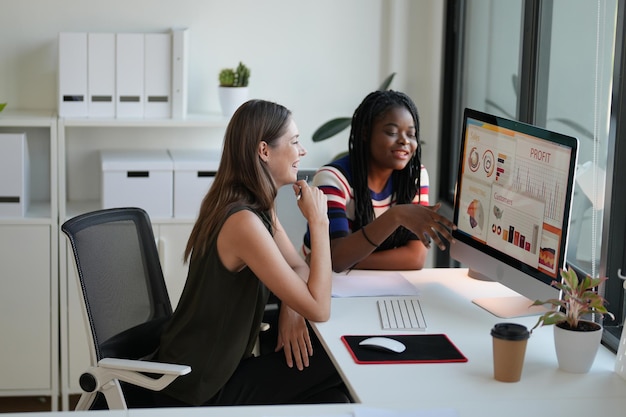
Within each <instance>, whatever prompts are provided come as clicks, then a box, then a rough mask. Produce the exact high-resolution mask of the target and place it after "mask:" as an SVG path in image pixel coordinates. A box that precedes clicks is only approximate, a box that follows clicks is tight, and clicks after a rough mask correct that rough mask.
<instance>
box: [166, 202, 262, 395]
mask: <svg viewBox="0 0 626 417" xmlns="http://www.w3.org/2000/svg"><path fill="white" fill-rule="evenodd" d="M245 209H247V210H251V209H250V208H249V207H239V208H237V209H235V210H233V211H232V212H231V213H230V214H229V216H230V215H232V214H234V213H236V212H238V211H240V210H245ZM251 211H253V212H254V213H255V214H256V215H257V216H259V217H260V218H261V220H262V221H263V223H264V224H265V226H266V227H267V229H268V230H269V231H270V233H272V235H273V229H272V226H271V221H270V217H269V214H268V213H259V212H256V211H254V210H251ZM268 297H269V290H268V289H267V287H265V285H264V284H263V283H262V282H261V281H260V280H259V279H258V278H257V277H256V275H254V273H253V272H252V271H251V270H250V269H249V268H248V267H245V268H244V269H243V270H241V271H240V272H234V273H233V272H229V271H228V270H227V269H226V268H225V267H224V266H223V265H222V262H221V261H220V259H219V257H218V254H217V242H216V241H214V242H211V243H210V245H209V247H208V250H207V252H206V254H205V255H204V256H202V257H194V256H193V254H192V256H191V261H190V264H189V273H188V275H187V281H186V283H185V288H184V290H183V293H182V295H181V298H180V301H179V303H178V307H177V308H176V311H174V314H173V316H172V319H171V321H170V323H169V324H168V325H167V327H166V329H165V331H164V333H163V335H162V337H161V345H160V348H159V353H158V360H159V361H161V362H169V363H177V364H184V365H189V366H191V373H189V374H187V375H185V376H181V377H178V378H177V379H176V380H175V381H174V382H173V383H172V384H170V385H169V386H168V387H166V388H165V389H164V390H163V392H165V393H166V394H168V395H169V396H171V397H173V398H176V399H178V400H180V401H183V402H185V403H188V404H192V405H201V404H204V403H206V402H207V401H209V400H210V399H211V398H212V397H213V396H214V395H215V394H216V393H218V391H219V390H220V389H221V388H222V386H224V384H225V383H226V382H227V381H228V380H229V379H230V377H231V375H232V374H233V372H234V371H235V369H236V368H237V366H238V365H239V362H241V360H242V359H245V358H248V357H250V356H251V354H252V348H253V347H254V343H255V341H256V338H257V336H258V333H259V326H260V325H261V320H262V318H263V312H264V309H265V305H266V304H267V300H268Z"/></svg>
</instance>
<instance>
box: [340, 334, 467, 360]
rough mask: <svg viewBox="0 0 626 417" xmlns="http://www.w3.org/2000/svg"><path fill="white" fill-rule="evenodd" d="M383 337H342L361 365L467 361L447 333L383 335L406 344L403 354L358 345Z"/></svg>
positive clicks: (353, 356)
mask: <svg viewBox="0 0 626 417" xmlns="http://www.w3.org/2000/svg"><path fill="white" fill-rule="evenodd" d="M380 336H383V335H359V336H356V335H346V336H341V340H342V341H343V343H344V344H345V345H346V347H347V348H348V351H349V352H350V354H351V355H352V358H353V359H354V361H355V362H356V363H359V364H381V363H437V362H467V358H466V357H465V356H464V355H463V354H462V353H461V351H460V350H459V349H458V348H457V347H456V346H455V345H454V343H452V342H451V341H450V339H448V336H446V335H445V334H403V335H384V336H383V337H387V338H390V339H394V340H397V341H398V342H401V343H403V344H404V345H405V346H406V350H405V351H404V352H401V353H395V352H385V351H381V350H374V349H372V348H367V347H364V346H360V345H359V342H361V341H362V340H364V339H367V338H369V337H380Z"/></svg>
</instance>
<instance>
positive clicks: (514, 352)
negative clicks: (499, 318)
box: [491, 323, 530, 382]
mask: <svg viewBox="0 0 626 417" xmlns="http://www.w3.org/2000/svg"><path fill="white" fill-rule="evenodd" d="M491 336H492V339H493V377H494V378H495V379H496V380H498V381H502V382H517V381H519V380H520V378H521V376H522V367H523V365H524V355H525V354H526V344H527V342H528V338H529V337H530V332H529V331H528V329H527V328H526V326H522V325H521V324H515V323H498V324H496V325H495V326H494V327H493V329H491Z"/></svg>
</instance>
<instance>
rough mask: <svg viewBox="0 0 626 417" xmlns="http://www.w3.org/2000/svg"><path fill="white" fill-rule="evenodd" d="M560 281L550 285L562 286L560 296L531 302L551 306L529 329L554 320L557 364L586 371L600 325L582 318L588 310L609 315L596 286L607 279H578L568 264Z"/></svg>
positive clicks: (589, 366)
mask: <svg viewBox="0 0 626 417" xmlns="http://www.w3.org/2000/svg"><path fill="white" fill-rule="evenodd" d="M560 275H561V282H558V281H553V282H552V285H553V286H555V287H557V288H558V289H559V290H561V298H560V299H555V298H553V299H549V300H545V301H541V300H537V301H535V302H534V303H533V304H532V305H546V304H548V305H551V306H552V307H553V309H552V310H550V311H548V312H547V313H544V314H543V315H541V316H540V317H539V319H538V320H537V323H536V324H535V326H534V327H533V328H532V329H531V332H532V330H534V329H535V328H537V327H539V326H540V325H541V326H545V325H550V324H554V346H555V348H556V355H557V360H558V362H559V368H561V369H562V370H565V371H568V372H575V373H586V372H588V371H589V369H590V368H591V365H592V364H593V361H594V359H595V356H596V353H597V351H598V347H599V346H600V341H601V339H602V326H601V325H600V324H598V323H596V322H593V321H590V320H585V319H584V316H586V315H589V314H599V315H600V316H604V315H605V314H606V315H609V316H610V317H611V318H614V316H613V314H612V313H610V312H609V311H608V310H607V309H606V306H605V302H606V300H605V299H604V297H602V296H601V295H600V294H599V293H598V292H597V290H596V288H597V287H598V286H599V285H600V284H602V283H603V282H604V281H606V279H607V278H606V277H601V278H591V277H590V276H589V275H587V276H585V277H584V278H583V279H579V278H578V275H577V274H576V271H574V269H572V268H571V267H568V268H567V269H566V270H564V269H562V270H561V271H560Z"/></svg>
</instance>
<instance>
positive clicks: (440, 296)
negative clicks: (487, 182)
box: [5, 269, 626, 417]
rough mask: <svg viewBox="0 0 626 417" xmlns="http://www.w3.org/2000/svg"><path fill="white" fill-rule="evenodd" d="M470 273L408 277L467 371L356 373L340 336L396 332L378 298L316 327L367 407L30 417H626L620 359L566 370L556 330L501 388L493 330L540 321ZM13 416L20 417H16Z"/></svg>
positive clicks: (339, 308) (534, 346) (341, 307)
mask: <svg viewBox="0 0 626 417" xmlns="http://www.w3.org/2000/svg"><path fill="white" fill-rule="evenodd" d="M355 273H356V272H355ZM363 274H380V272H375V271H358V275H363ZM383 274H384V273H383ZM466 274H467V270H465V269H426V270H422V271H412V272H403V275H404V276H405V277H406V278H407V279H408V280H409V281H410V282H411V283H412V284H413V285H415V286H416V287H417V288H418V289H419V290H420V304H421V306H422V309H423V310H424V316H425V318H426V321H427V325H428V329H427V330H426V332H427V333H445V334H447V335H448V337H449V338H450V339H451V340H452V341H453V342H454V343H455V344H456V345H457V347H458V348H459V349H460V350H461V351H462V352H463V353H464V354H465V356H466V357H467V358H468V362H466V363H437V364H395V365H358V364H356V363H355V362H354V360H353V359H352V357H351V356H350V354H349V352H348V350H347V349H346V347H345V346H344V345H343V343H342V342H341V340H340V338H341V336H343V335H346V334H382V335H385V334H393V333H394V332H390V331H383V330H381V328H380V322H379V318H378V310H377V308H376V298H375V297H371V298H366V297H360V298H334V299H333V300H332V312H331V318H330V320H329V321H328V322H326V323H316V324H314V325H313V327H314V329H315V331H316V332H317V334H318V335H319V336H320V340H321V341H322V343H323V344H324V345H325V348H326V349H327V351H328V352H329V354H330V356H331V358H332V359H333V361H334V362H335V364H336V366H337V368H338V369H339V371H340V373H341V374H342V376H343V378H344V380H345V381H346V383H347V385H348V386H349V388H350V390H351V392H352V394H353V395H354V397H355V399H356V400H358V401H359V402H361V403H362V405H359V404H339V405H315V406H248V407H198V408H176V409H172V408H169V409H146V410H128V411H101V412H99V411H89V412H62V413H30V415H32V416H33V417H35V416H38V415H41V416H42V417H43V416H44V415H45V416H47V417H49V416H50V415H52V414H55V415H59V414H62V415H67V417H70V416H74V417H94V416H95V417H98V416H101V417H161V416H163V417H166V416H167V417H170V416H174V417H177V416H181V417H182V416H185V417H194V416H198V417H210V416H221V417H227V416H238V417H239V416H255V417H256V416H266V417H271V416H292V417H296V416H300V417H304V416H318V417H319V416H332V417H349V416H353V415H354V413H353V412H354V411H355V410H359V409H361V408H363V407H364V408H365V409H369V408H379V409H386V410H388V411H389V412H385V413H382V414H381V413H378V414H376V415H385V416H389V415H395V414H393V413H392V412H391V410H393V409H395V410H417V411H416V412H415V413H412V414H411V415H412V416H420V417H426V416H428V417H430V416H432V415H436V416H440V417H441V416H444V415H445V416H447V415H450V413H449V412H450V411H452V414H456V415H458V417H479V416H480V417H490V416H494V417H495V416H497V417H501V416H503V415H504V416H506V417H529V416H533V415H542V416H543V415H545V416H548V415H553V416H564V415H569V416H611V417H613V416H623V415H625V413H626V412H625V411H624V410H626V381H624V380H623V379H622V378H620V377H619V376H618V375H617V374H616V373H615V372H614V371H613V368H614V364H615V355H614V354H613V353H612V352H610V351H609V350H607V349H606V348H605V347H604V346H602V347H600V350H599V352H598V355H597V357H596V360H595V362H594V365H593V367H592V369H591V370H590V372H589V373H587V374H570V373H566V372H563V371H560V370H559V369H558V365H557V360H556V353H555V351H554V342H553V335H552V332H553V330H552V327H551V326H549V327H544V328H539V329H537V330H535V331H534V332H533V334H532V336H531V338H530V339H529V341H528V346H527V349H526V358H525V361H524V368H523V372H522V378H521V381H519V382H516V383H504V382H498V381H496V380H494V379H493V362H492V360H493V357H492V347H491V343H492V341H491V335H490V330H491V328H492V327H493V325H494V324H496V323H499V322H502V321H511V322H516V323H521V324H524V325H526V326H527V327H528V328H531V327H532V326H533V325H534V324H535V321H536V317H525V318H516V319H510V320H504V319H500V318H498V317H495V316H493V315H491V313H488V312H487V311H484V310H483V309H481V308H480V307H478V306H476V305H474V304H472V302H471V300H472V298H476V297H489V296H510V295H515V293H513V292H512V291H510V290H508V289H507V288H505V287H503V286H502V285H500V284H498V283H493V282H484V281H477V280H473V279H471V278H468V277H467V275H466ZM403 333H408V332H406V331H404V332H403ZM422 333H423V332H422ZM431 412H432V413H431ZM5 415H6V416H7V417H18V414H5ZM359 415H361V414H359ZM19 416H20V417H21V416H23V414H21V415H19Z"/></svg>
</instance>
